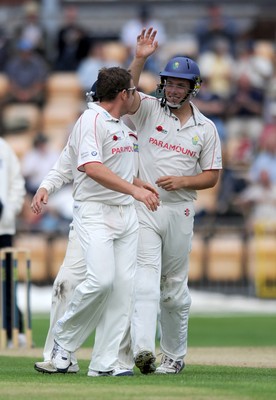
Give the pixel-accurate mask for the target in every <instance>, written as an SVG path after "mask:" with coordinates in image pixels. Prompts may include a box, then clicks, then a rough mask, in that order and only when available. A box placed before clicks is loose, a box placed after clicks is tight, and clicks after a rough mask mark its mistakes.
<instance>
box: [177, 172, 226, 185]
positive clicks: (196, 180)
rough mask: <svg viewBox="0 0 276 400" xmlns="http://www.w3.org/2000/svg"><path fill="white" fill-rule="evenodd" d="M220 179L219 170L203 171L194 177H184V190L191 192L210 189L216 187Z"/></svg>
mask: <svg viewBox="0 0 276 400" xmlns="http://www.w3.org/2000/svg"><path fill="white" fill-rule="evenodd" d="M218 178H219V170H211V171H203V172H202V173H200V174H198V175H194V176H183V177H181V179H182V188H183V189H191V190H202V189H209V188H212V187H214V186H215V185H216V183H217V181H218Z"/></svg>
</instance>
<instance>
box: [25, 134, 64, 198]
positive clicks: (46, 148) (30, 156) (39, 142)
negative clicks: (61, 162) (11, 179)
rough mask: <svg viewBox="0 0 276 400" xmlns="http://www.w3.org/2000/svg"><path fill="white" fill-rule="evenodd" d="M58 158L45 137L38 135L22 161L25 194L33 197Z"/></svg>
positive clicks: (57, 153) (57, 154)
mask: <svg viewBox="0 0 276 400" xmlns="http://www.w3.org/2000/svg"><path fill="white" fill-rule="evenodd" d="M58 157H59V152H58V151H57V150H55V149H53V148H52V147H51V146H50V144H49V140H48V138H47V136H45V135H44V134H43V133H38V134H37V136H36V137H35V139H34V142H33V148H32V149H31V150H30V151H28V152H27V153H26V154H25V156H24V157H23V159H22V173H23V176H24V178H25V180H26V189H27V192H28V193H29V194H30V195H31V196H33V195H34V194H35V192H36V191H37V189H38V187H39V185H40V183H41V182H42V179H43V178H44V176H46V175H47V173H48V172H49V171H50V169H51V168H52V166H53V165H54V163H55V162H56V160H57V159H58Z"/></svg>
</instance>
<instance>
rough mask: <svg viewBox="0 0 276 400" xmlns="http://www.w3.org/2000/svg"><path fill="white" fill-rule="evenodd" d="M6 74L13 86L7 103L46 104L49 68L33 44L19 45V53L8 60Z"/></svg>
mask: <svg viewBox="0 0 276 400" xmlns="http://www.w3.org/2000/svg"><path fill="white" fill-rule="evenodd" d="M5 72H6V74H7V76H8V78H9V81H10V85H11V90H10V92H9V95H8V97H7V99H6V101H7V102H16V103H34V104H37V105H38V106H42V105H43V104H44V101H45V84H46V80H47V75H48V66H47V64H46V62H45V61H44V59H43V58H42V57H41V56H40V55H38V54H37V53H35V52H34V50H33V46H32V43H31V42H29V41H27V40H20V41H19V42H18V43H17V53H16V54H15V55H14V56H13V57H12V58H11V59H10V60H8V62H7V64H6V68H5Z"/></svg>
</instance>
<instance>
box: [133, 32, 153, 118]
mask: <svg viewBox="0 0 276 400" xmlns="http://www.w3.org/2000/svg"><path fill="white" fill-rule="evenodd" d="M156 34H157V31H156V30H154V29H153V28H149V29H145V28H144V29H143V30H142V32H141V33H140V35H139V36H137V45H136V50H135V56H134V58H133V60H132V62H131V64H130V66H129V69H130V71H131V75H132V78H133V82H134V85H135V86H136V87H138V86H139V79H140V75H141V72H142V71H143V68H144V65H145V62H146V60H147V58H148V57H149V56H151V55H152V54H153V53H154V52H155V51H156V49H157V48H158V41H156V40H155V37H156ZM139 104H140V96H139V94H138V93H135V99H134V102H133V105H132V108H131V110H130V114H131V113H134V112H135V111H136V110H137V109H138V107H139Z"/></svg>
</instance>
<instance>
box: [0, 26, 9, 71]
mask: <svg viewBox="0 0 276 400" xmlns="http://www.w3.org/2000/svg"><path fill="white" fill-rule="evenodd" d="M10 46H11V38H10V37H9V35H8V34H7V32H6V29H5V27H4V26H3V25H2V26H1V27H0V71H1V72H4V71H5V66H6V63H7V60H8V59H9V57H10V54H11V51H10Z"/></svg>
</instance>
